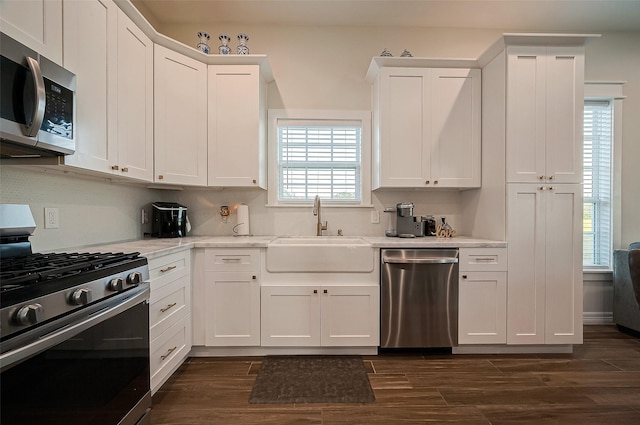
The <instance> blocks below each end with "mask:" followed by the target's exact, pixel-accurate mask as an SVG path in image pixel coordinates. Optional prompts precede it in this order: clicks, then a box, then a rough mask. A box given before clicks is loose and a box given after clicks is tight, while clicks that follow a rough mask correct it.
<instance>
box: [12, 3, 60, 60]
mask: <svg viewBox="0 0 640 425" xmlns="http://www.w3.org/2000/svg"><path fill="white" fill-rule="evenodd" d="M0 30H1V31H2V32H3V33H5V34H7V35H8V36H9V37H11V38H13V39H15V40H17V41H19V42H21V43H22V44H24V45H25V46H27V47H30V48H31V49H33V50H35V51H36V52H38V53H40V54H41V55H43V56H45V57H47V58H48V59H51V60H52V61H54V62H56V63H58V64H62V0H29V1H25V0H2V1H0Z"/></svg>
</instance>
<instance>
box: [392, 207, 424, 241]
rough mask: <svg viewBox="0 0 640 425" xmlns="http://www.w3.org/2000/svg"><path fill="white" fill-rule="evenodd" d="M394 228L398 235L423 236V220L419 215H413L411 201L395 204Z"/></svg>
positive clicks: (405, 236) (404, 236) (401, 236)
mask: <svg viewBox="0 0 640 425" xmlns="http://www.w3.org/2000/svg"><path fill="white" fill-rule="evenodd" d="M396 220H397V221H396V228H397V233H398V237H400V238H415V237H420V236H424V226H425V222H424V221H423V220H422V217H421V216H417V217H414V216H413V202H401V203H399V204H397V205H396Z"/></svg>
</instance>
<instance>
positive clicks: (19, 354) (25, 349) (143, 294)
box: [0, 284, 149, 371]
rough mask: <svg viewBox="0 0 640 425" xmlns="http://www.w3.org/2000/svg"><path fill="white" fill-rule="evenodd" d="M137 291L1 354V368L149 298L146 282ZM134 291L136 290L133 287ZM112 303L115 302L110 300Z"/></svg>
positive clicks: (47, 347)
mask: <svg viewBox="0 0 640 425" xmlns="http://www.w3.org/2000/svg"><path fill="white" fill-rule="evenodd" d="M139 288H141V289H138V291H137V293H135V294H133V295H130V293H129V292H127V293H126V294H127V295H128V297H127V298H125V299H124V300H123V301H122V302H119V303H117V304H116V305H113V306H110V307H106V308H103V309H101V310H98V311H96V312H94V313H91V314H89V316H87V318H85V319H83V320H80V321H77V322H72V323H70V324H69V323H67V324H64V325H63V326H62V327H61V328H58V329H56V330H55V331H53V332H50V333H48V334H45V335H43V336H41V337H40V338H38V340H37V341H34V342H32V343H30V344H27V345H25V346H22V347H19V348H16V349H14V350H11V351H7V352H6V353H3V354H2V355H0V370H3V371H4V370H5V369H7V368H8V367H9V366H11V365H13V364H15V363H18V362H20V361H22V360H25V359H27V358H29V357H31V356H34V355H36V354H38V353H40V352H42V351H45V350H47V349H49V348H51V347H54V346H56V345H58V344H60V343H61V342H64V341H66V340H68V339H69V338H71V337H73V336H75V335H78V334H79V333H81V332H83V331H85V330H87V329H89V328H91V327H92V326H95V325H97V324H99V323H101V322H104V321H105V320H108V319H110V318H112V317H115V316H117V315H118V314H120V313H122V312H124V311H126V310H128V309H130V308H131V307H133V306H135V305H138V304H140V303H141V302H143V301H145V300H147V301H148V299H149V287H148V285H146V284H144V285H141V286H139ZM132 291H135V290H134V289H132ZM109 301H110V304H111V303H112V302H113V301H112V300H109Z"/></svg>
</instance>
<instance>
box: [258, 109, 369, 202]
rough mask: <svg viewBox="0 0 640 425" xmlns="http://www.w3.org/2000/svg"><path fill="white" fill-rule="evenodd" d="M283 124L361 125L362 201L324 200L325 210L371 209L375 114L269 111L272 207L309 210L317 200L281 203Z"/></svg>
mask: <svg viewBox="0 0 640 425" xmlns="http://www.w3.org/2000/svg"><path fill="white" fill-rule="evenodd" d="M282 121H301V123H304V124H311V125H315V124H314V123H317V124H318V125H321V124H322V123H329V122H342V121H344V122H350V123H353V122H360V126H361V127H360V128H361V131H360V200H359V201H354V200H344V201H341V200H329V199H322V206H323V208H324V207H340V208H344V207H351V208H357V207H369V208H370V207H371V206H372V204H371V112H370V111H361V110H302V109H300V110H287V109H269V111H268V147H269V149H268V164H269V167H268V180H269V181H268V188H269V189H268V191H267V192H268V195H267V198H268V204H267V206H268V207H307V208H308V207H309V206H310V205H312V204H313V199H311V200H308V199H305V200H279V193H278V192H279V190H280V185H279V180H278V178H279V172H280V171H279V164H278V154H279V152H278V124H279V122H282Z"/></svg>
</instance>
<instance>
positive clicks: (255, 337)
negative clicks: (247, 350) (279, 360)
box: [204, 272, 260, 347]
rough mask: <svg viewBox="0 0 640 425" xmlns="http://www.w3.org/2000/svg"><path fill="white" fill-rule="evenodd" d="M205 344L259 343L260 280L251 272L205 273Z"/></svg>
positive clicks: (228, 345) (236, 345) (255, 344)
mask: <svg viewBox="0 0 640 425" xmlns="http://www.w3.org/2000/svg"><path fill="white" fill-rule="evenodd" d="M204 302H205V305H206V306H207V310H206V313H205V314H206V318H205V345H207V346H225V347H240V346H259V345H260V283H259V282H258V280H257V278H256V275H255V274H251V273H229V272H217V273H211V272H209V273H206V278H205V300H204Z"/></svg>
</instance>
